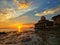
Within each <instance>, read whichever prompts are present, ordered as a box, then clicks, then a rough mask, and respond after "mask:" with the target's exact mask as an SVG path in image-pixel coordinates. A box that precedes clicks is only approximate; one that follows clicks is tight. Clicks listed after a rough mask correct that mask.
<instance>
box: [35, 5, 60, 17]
mask: <svg viewBox="0 0 60 45" xmlns="http://www.w3.org/2000/svg"><path fill="white" fill-rule="evenodd" d="M58 11H60V6H57V7H55V8H51V9H47V10H45V11H43V12H40V13H36V14H35V16H45V15H50V14H55V13H57V12H58Z"/></svg>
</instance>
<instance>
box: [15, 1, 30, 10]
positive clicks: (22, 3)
mask: <svg viewBox="0 0 60 45" xmlns="http://www.w3.org/2000/svg"><path fill="white" fill-rule="evenodd" d="M14 2H15V3H16V4H17V5H18V9H27V8H29V7H30V3H28V2H26V1H22V0H20V1H19V0H14Z"/></svg>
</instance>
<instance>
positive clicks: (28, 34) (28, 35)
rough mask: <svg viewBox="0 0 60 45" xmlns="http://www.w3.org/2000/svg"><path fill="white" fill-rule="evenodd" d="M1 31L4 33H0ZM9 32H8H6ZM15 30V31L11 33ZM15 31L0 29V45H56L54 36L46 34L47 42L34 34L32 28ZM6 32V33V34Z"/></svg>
mask: <svg viewBox="0 0 60 45" xmlns="http://www.w3.org/2000/svg"><path fill="white" fill-rule="evenodd" d="M2 30H3V31H4V32H5V33H1V32H2ZM8 30H10V31H8ZM12 30H15V31H12ZM16 30H17V29H0V31H1V32H0V45H56V44H57V40H56V35H55V34H51V33H50V34H48V33H47V37H48V38H47V42H46V44H44V40H43V38H42V37H41V36H39V35H38V34H36V33H35V30H34V28H29V29H25V31H23V32H18V31H16ZM6 31H7V32H6Z"/></svg>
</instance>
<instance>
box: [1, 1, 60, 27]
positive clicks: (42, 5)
mask: <svg viewBox="0 0 60 45" xmlns="http://www.w3.org/2000/svg"><path fill="white" fill-rule="evenodd" d="M58 14H60V0H0V27H5V26H11V25H14V26H15V24H17V25H18V24H31V23H36V22H37V21H38V20H40V18H41V16H45V17H46V18H47V19H48V20H51V18H52V17H53V16H55V15H58Z"/></svg>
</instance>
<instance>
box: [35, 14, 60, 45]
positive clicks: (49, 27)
mask: <svg viewBox="0 0 60 45" xmlns="http://www.w3.org/2000/svg"><path fill="white" fill-rule="evenodd" d="M52 20H53V21H49V20H47V19H46V18H45V17H44V16H42V17H41V20H39V21H38V22H37V23H36V24H35V33H36V34H37V35H39V36H40V37H41V38H42V39H43V44H42V45H60V43H59V42H60V40H59V39H60V38H59V37H60V15H57V16H54V17H52ZM52 37H54V38H52ZM50 38H51V39H50ZM50 41H51V42H52V43H50Z"/></svg>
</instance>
